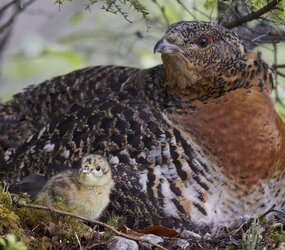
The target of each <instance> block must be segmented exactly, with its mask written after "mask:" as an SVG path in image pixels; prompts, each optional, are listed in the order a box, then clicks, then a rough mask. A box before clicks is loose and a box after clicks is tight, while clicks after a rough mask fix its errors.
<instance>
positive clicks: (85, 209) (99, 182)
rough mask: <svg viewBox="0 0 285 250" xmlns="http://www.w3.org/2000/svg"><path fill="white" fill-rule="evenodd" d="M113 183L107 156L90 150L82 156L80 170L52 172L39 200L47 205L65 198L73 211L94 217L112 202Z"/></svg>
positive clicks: (65, 201) (88, 217)
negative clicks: (89, 152) (90, 152)
mask: <svg viewBox="0 0 285 250" xmlns="http://www.w3.org/2000/svg"><path fill="white" fill-rule="evenodd" d="M113 185H114V182H113V179H112V174H111V169H110V166H109V164H108V162H107V160H106V159H104V158H103V157H102V156H100V155H93V154H90V155H86V156H84V157H83V158H82V162H81V167H80V168H79V170H75V169H73V170H67V171H63V172H61V173H59V174H57V175H55V176H53V177H52V178H51V179H50V180H49V181H48V183H47V184H46V185H45V186H44V188H43V190H42V191H41V192H40V193H39V196H38V198H37V201H38V202H40V203H43V204H44V205H46V206H52V205H53V204H54V203H55V202H57V201H62V202H63V203H64V204H65V205H66V206H67V207H68V208H70V209H71V211H72V212H74V213H76V214H78V215H80V216H83V217H85V218H87V219H90V220H94V219H97V218H98V217H100V215H101V213H102V212H103V210H104V209H105V208H106V206H107V205H108V204H109V201H110V199H109V195H110V192H111V189H112V187H113Z"/></svg>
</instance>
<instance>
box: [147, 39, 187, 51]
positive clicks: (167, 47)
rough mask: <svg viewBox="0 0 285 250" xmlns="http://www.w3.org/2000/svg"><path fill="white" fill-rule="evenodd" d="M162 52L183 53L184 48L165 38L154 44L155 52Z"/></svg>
mask: <svg viewBox="0 0 285 250" xmlns="http://www.w3.org/2000/svg"><path fill="white" fill-rule="evenodd" d="M156 52H158V53H161V54H172V53H182V54H183V50H182V49H180V48H179V47H178V46H177V45H175V44H173V43H169V42H168V41H167V40H166V39H165V38H162V39H160V40H159V41H158V42H157V43H156V44H155V46H154V49H153V53H156Z"/></svg>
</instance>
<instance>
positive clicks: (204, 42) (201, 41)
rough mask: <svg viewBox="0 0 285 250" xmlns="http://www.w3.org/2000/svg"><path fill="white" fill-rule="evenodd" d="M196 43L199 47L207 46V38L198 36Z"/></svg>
mask: <svg viewBox="0 0 285 250" xmlns="http://www.w3.org/2000/svg"><path fill="white" fill-rule="evenodd" d="M198 45H199V47H201V48H205V47H207V45H208V38H207V37H204V36H202V37H200V38H199V40H198Z"/></svg>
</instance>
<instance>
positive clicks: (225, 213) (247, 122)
mask: <svg viewBox="0 0 285 250" xmlns="http://www.w3.org/2000/svg"><path fill="white" fill-rule="evenodd" d="M205 41H206V42H205ZM155 51H156V52H160V53H162V60H163V66H157V67H156V68H152V69H148V70H142V71H136V72H134V73H133V74H131V75H130V77H129V79H128V80H126V81H125V82H124V83H122V84H121V85H120V86H121V87H120V91H118V92H116V93H111V94H110V95H108V96H105V97H104V98H101V97H100V94H98V95H96V94H95V95H96V98H93V99H92V100H89V101H87V102H86V103H81V104H77V105H73V107H71V108H70V110H69V112H68V113H67V114H65V115H60V116H58V117H56V118H53V119H51V121H50V122H49V123H48V124H47V125H46V126H45V127H44V128H42V129H41V131H39V132H37V133H36V134H34V135H33V136H31V137H30V139H29V140H28V141H27V142H26V143H24V144H23V145H22V146H20V147H18V148H16V149H15V150H8V151H6V153H5V157H4V159H2V163H1V164H2V166H1V171H2V173H3V174H2V175H3V178H4V179H5V181H6V182H10V183H15V182H17V181H20V180H21V179H23V177H24V176H27V175H29V173H30V172H37V171H38V172H40V173H43V174H45V175H46V176H47V177H50V176H52V175H53V174H55V173H58V172H60V171H62V170H63V169H65V168H69V167H71V168H74V167H76V166H78V164H79V159H80V157H82V156H83V155H85V154H87V153H92V152H98V153H99V154H102V155H104V156H105V157H107V158H108V159H109V161H110V162H112V164H113V167H112V172H113V177H114V181H115V183H116V184H115V189H114V192H113V193H112V195H111V203H110V206H109V208H108V211H109V213H116V214H119V215H121V216H122V218H124V219H125V222H126V223H127V225H129V226H132V227H142V226H145V225H147V224H163V225H167V226H171V227H181V226H184V227H187V228H189V229H192V230H193V229H194V230H200V229H203V228H207V227H209V226H214V227H218V226H221V225H229V224H230V223H231V222H232V221H233V220H236V219H239V218H241V217H243V218H247V217H248V216H250V215H251V214H252V213H254V212H256V211H259V212H262V211H264V210H266V209H267V208H269V207H270V206H271V205H272V204H277V205H278V207H279V208H284V203H285V198H284V196H285V193H284V192H283V190H282V189H283V186H284V174H285V145H284V142H285V138H284V136H285V128H284V124H283V123H282V121H281V119H280V118H279V117H278V115H277V114H276V113H275V111H274V108H273V104H272V102H271V100H270V97H269V92H270V91H271V88H272V75H271V74H272V73H271V71H270V69H269V68H268V65H267V64H266V63H265V62H264V61H263V60H262V58H261V57H260V55H259V54H256V53H254V52H247V51H246V50H245V48H244V46H243V44H242V42H241V41H240V40H239V39H238V37H237V36H236V35H235V34H234V33H232V32H230V31H228V30H226V29H224V28H222V27H220V26H216V25H213V24H209V23H203V22H180V23H177V24H174V25H172V26H171V27H170V28H169V30H168V31H167V32H166V34H165V35H164V37H163V38H162V39H161V40H160V41H159V42H158V43H157V44H156V46H155ZM16 186H17V185H16ZM18 186H21V184H18ZM109 213H106V215H105V216H108V214H109Z"/></svg>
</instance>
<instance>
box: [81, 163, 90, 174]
mask: <svg viewBox="0 0 285 250" xmlns="http://www.w3.org/2000/svg"><path fill="white" fill-rule="evenodd" d="M82 173H83V174H90V173H91V170H90V166H89V165H85V166H84V168H83V170H82Z"/></svg>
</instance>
